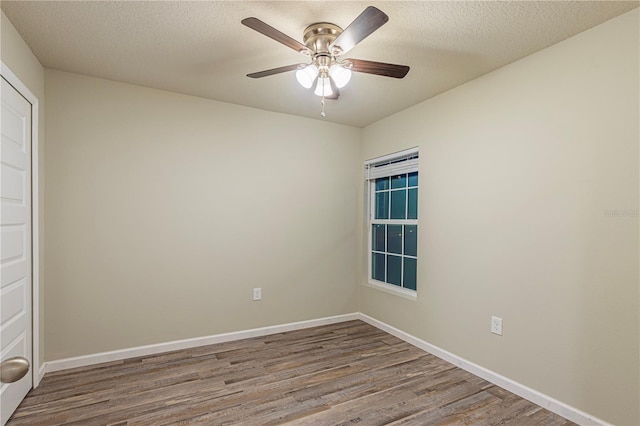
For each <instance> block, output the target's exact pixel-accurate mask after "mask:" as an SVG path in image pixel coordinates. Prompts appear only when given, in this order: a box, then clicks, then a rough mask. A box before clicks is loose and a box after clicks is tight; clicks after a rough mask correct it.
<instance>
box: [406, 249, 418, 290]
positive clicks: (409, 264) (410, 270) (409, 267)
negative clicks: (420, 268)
mask: <svg viewBox="0 0 640 426" xmlns="http://www.w3.org/2000/svg"><path fill="white" fill-rule="evenodd" d="M403 286H404V288H408V289H409V290H415V289H416V260H415V259H410V258H408V257H405V258H404V285H403Z"/></svg>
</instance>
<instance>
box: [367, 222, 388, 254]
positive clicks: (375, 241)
mask: <svg viewBox="0 0 640 426" xmlns="http://www.w3.org/2000/svg"><path fill="white" fill-rule="evenodd" d="M385 228H386V225H373V227H372V230H371V231H372V235H371V243H372V245H373V250H375V251H385V245H384V242H385V236H384V231H385Z"/></svg>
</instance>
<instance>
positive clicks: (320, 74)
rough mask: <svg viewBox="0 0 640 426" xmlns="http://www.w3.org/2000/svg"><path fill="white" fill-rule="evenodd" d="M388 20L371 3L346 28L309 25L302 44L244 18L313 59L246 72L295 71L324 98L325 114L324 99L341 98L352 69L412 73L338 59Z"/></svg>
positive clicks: (382, 73) (258, 75)
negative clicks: (340, 90)
mask: <svg viewBox="0 0 640 426" xmlns="http://www.w3.org/2000/svg"><path fill="white" fill-rule="evenodd" d="M388 20H389V17H388V16H387V15H386V14H385V13H384V12H382V11H381V10H379V9H377V8H375V7H373V6H369V7H367V8H366V9H365V10H364V11H363V12H362V13H361V14H360V15H359V16H358V17H357V18H356V19H355V20H354V21H353V22H352V23H351V24H350V25H349V26H348V27H347V28H346V29H345V30H343V29H342V28H340V27H339V26H337V25H335V24H331V23H329V22H318V23H315V24H312V25H309V26H308V27H307V28H306V29H305V30H304V34H303V38H302V40H303V42H304V44H302V43H300V42H299V41H297V40H295V39H293V38H291V37H289V36H288V35H286V34H284V33H282V32H280V31H278V30H276V29H275V28H273V27H271V26H270V25H268V24H266V23H264V22H262V21H261V20H259V19H257V18H253V17H252V18H245V19H243V20H242V23H243V24H244V25H246V26H247V27H249V28H251V29H253V30H255V31H257V32H259V33H261V34H264V35H266V36H267V37H269V38H272V39H274V40H275V41H277V42H280V43H282V44H284V45H285V46H287V47H289V48H291V49H293V50H295V51H296V52H298V53H301V54H303V55H305V56H308V57H310V58H311V63H303V64H293V65H286V66H283V67H278V68H273V69H270V70H265V71H260V72H255V73H251V74H247V77H251V78H262V77H267V76H270V75H274V74H280V73H283V72H288V71H294V70H295V71H296V78H297V80H298V82H299V83H300V84H301V85H302V86H303V87H305V88H307V89H310V88H311V87H314V86H315V89H314V93H315V94H316V95H318V96H321V97H322V113H321V115H322V116H323V117H324V116H325V113H324V99H325V98H326V99H338V96H339V93H338V89H340V88H342V87H344V86H345V85H346V84H347V83H348V82H349V80H350V79H351V72H352V71H355V72H363V73H367V74H375V75H380V76H384V77H394V78H403V77H404V76H405V75H407V73H408V72H409V67H408V66H406V65H396V64H386V63H383V62H374V61H365V60H362V59H351V58H349V59H344V60H339V59H338V58H339V57H341V56H342V55H344V54H346V53H347V52H348V51H350V50H351V49H352V48H353V47H354V46H355V45H356V44H358V43H360V42H361V41H362V40H364V39H365V38H367V37H368V36H369V35H370V34H371V33H373V32H374V31H375V30H377V29H378V28H380V27H381V26H382V25H384V24H385V23H386V22H387V21H388Z"/></svg>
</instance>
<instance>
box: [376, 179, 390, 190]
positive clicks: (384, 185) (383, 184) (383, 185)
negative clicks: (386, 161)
mask: <svg viewBox="0 0 640 426" xmlns="http://www.w3.org/2000/svg"><path fill="white" fill-rule="evenodd" d="M385 189H389V178H388V177H385V178H380V179H376V191H383V190H385Z"/></svg>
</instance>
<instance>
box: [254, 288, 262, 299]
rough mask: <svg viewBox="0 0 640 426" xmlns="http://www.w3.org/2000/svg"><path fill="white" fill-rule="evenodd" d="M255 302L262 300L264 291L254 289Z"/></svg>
mask: <svg viewBox="0 0 640 426" xmlns="http://www.w3.org/2000/svg"><path fill="white" fill-rule="evenodd" d="M253 300H262V289H261V288H254V289H253Z"/></svg>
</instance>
